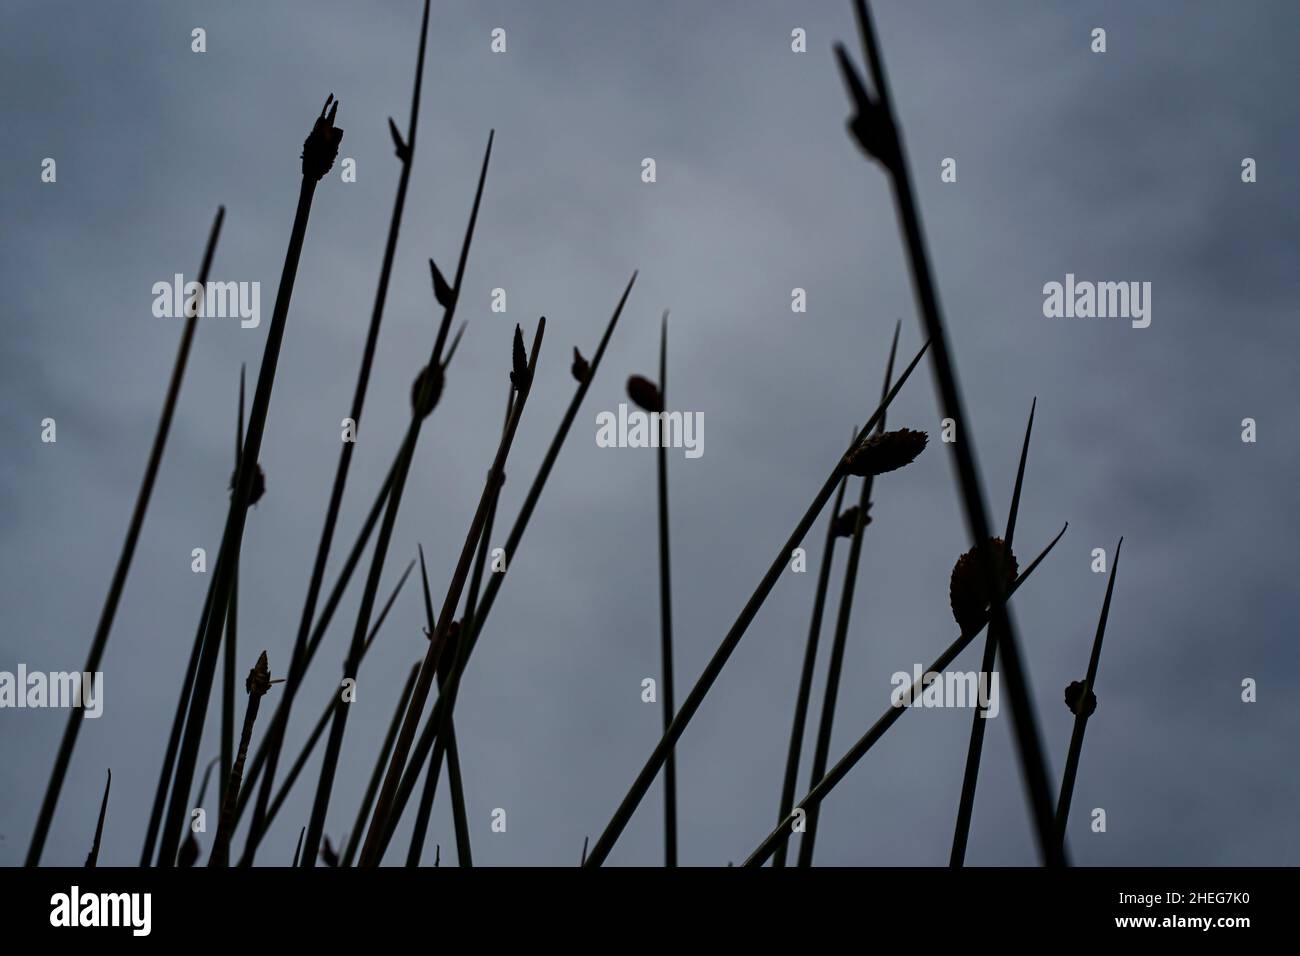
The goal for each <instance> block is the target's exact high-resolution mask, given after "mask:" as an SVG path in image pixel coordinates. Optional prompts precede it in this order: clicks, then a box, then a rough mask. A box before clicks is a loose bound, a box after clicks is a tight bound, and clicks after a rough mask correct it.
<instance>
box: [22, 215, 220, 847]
mask: <svg viewBox="0 0 1300 956" xmlns="http://www.w3.org/2000/svg"><path fill="white" fill-rule="evenodd" d="M225 218H226V207H225V206H218V207H217V215H216V218H215V219H213V221H212V229H211V231H210V232H209V233H208V244H207V248H206V249H205V250H204V252H203V263H202V265H200V266H199V284H200V285H204V286H206V284H207V281H208V273H209V272H210V271H211V269H212V257H213V256H214V255H215V254H216V251H217V238H218V237H219V236H220V235H221V224H222V222H223V221H224V220H225ZM197 324H198V312H197V310H195V314H193V315H189V316H186V318H185V328H184V330H183V331H182V332H181V342H180V346H179V348H178V349H177V351H176V362H175V364H174V365H173V366H172V374H171V380H170V381H169V382H168V385H167V395H166V397H165V398H164V399H163V409H162V416H161V417H160V418H159V419H158V430H157V431H156V432H155V433H154V439H153V446H152V447H151V448H150V450H149V460H148V462H147V463H146V464H145V468H144V478H143V479H142V480H141V482H140V490H139V491H138V492H137V493H136V498H135V507H134V509H133V510H132V512H131V520H130V523H129V524H128V525H127V529H126V540H125V541H124V542H123V543H122V552H121V554H120V555H118V559H117V567H116V568H114V570H113V580H112V582H111V583H110V584H109V586H108V596H107V597H106V598H105V599H104V607H103V609H102V610H101V611H100V613H99V623H98V624H97V625H96V627H95V634H94V636H93V637H92V638H91V639H90V653H89V654H88V655H87V657H86V666H85V668H84V669H83V672H84V673H87V674H93V673H95V672H96V671H98V670H99V669H100V668H99V665H100V661H101V660H102V659H103V657H104V649H105V648H106V647H107V646H108V636H109V634H110V633H111V632H112V630H113V618H114V617H115V616H116V614H117V606H118V604H119V603H120V602H121V600H122V591H123V589H124V588H125V587H126V576H127V574H128V572H129V571H130V570H131V559H132V558H133V557H134V556H135V546H136V544H137V543H138V542H139V540H140V529H141V528H142V527H144V516H145V513H146V512H147V511H148V510H149V499H150V498H151V497H152V496H153V486H154V483H155V482H156V481H157V478H158V469H159V467H160V466H161V465H162V456H163V451H164V450H165V449H166V447H167V436H168V434H169V433H170V432H171V427H172V419H173V418H174V417H175V414H176V403H177V402H178V401H179V399H180V394H181V383H182V381H184V378H185V367H186V365H187V364H188V362H189V357H190V346H191V345H193V343H194V329H195V326H196V325H197ZM82 719H83V715H82V712H81V708H79V707H77V708H73V709H72V710H71V711H70V712H69V714H68V723H67V726H66V727H65V728H64V730H63V738H62V739H61V740H60V741H59V749H58V751H57V753H56V754H55V757H54V767H53V769H51V771H50V781H49V783H48V784H47V785H46V787H45V796H44V798H43V799H42V800H41V809H40V813H39V814H38V815H37V818H36V827H35V829H34V830H33V831H32V842H31V844H30V846H29V847H28V850H27V860H26V863H25V865H26V866H38V865H40V862H41V854H42V853H43V852H44V850H45V839H46V837H47V836H48V835H49V832H50V823H51V821H53V819H54V810H55V807H57V806H58V803H59V794H60V792H61V791H62V789H63V780H64V778H65V777H66V776H67V773H68V764H69V763H71V761H72V751H73V749H74V748H75V747H76V746H77V734H78V733H79V732H80V731H81V724H82ZM147 860H148V853H146V862H147Z"/></svg>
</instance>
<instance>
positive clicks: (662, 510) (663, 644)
mask: <svg viewBox="0 0 1300 956" xmlns="http://www.w3.org/2000/svg"><path fill="white" fill-rule="evenodd" d="M659 397H660V400H661V402H662V403H663V408H664V410H667V408H668V313H667V311H665V312H664V317H663V321H662V323H661V325H660V332H659ZM656 457H657V459H658V469H657V470H658V485H659V623H660V666H661V668H662V670H663V674H662V677H663V686H662V687H661V688H660V690H661V692H662V698H663V699H662V703H663V718H664V719H663V728H664V733H667V732H668V728H669V727H671V726H672V722H673V576H672V560H671V553H670V549H669V547H668V448H667V446H666V445H665V443H664V442H663V441H660V442H659V449H658V454H657V456H656ZM676 865H677V761H676V759H675V758H674V756H673V751H672V750H671V749H670V750H669V751H668V759H667V760H666V761H665V762H664V866H666V867H669V868H672V867H675V866H676Z"/></svg>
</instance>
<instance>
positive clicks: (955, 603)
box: [948, 538, 1017, 634]
mask: <svg viewBox="0 0 1300 956" xmlns="http://www.w3.org/2000/svg"><path fill="white" fill-rule="evenodd" d="M990 551H991V553H992V554H993V556H994V558H995V559H996V560H997V561H999V562H1001V564H1002V571H1003V579H1004V581H1005V584H1004V587H1005V588H1010V587H1011V585H1012V584H1013V583H1015V580H1016V573H1017V568H1016V556H1015V555H1014V554H1009V553H1006V552H1005V549H1004V548H1003V546H1002V539H1001V538H989V540H988V545H987V546H986V547H983V548H981V547H978V546H977V547H974V548H971V549H970V550H969V551H967V552H966V553H965V554H963V555H962V556H961V557H960V558H958V559H957V563H956V564H955V565H953V569H952V578H951V579H950V580H949V582H948V600H949V603H950V604H951V605H952V616H953V617H954V618H956V620H957V626H958V627H960V628H961V632H962V633H963V634H968V633H971V632H972V631H974V630H976V629H978V628H979V627H980V626H981V624H982V621H983V618H984V612H985V611H986V610H987V609H988V606H989V604H990V602H991V600H992V596H991V595H990V594H989V589H988V585H987V583H986V582H987V580H988V572H987V571H986V569H985V565H984V563H983V562H985V561H987V560H988V557H987V555H988V554H989V553H990Z"/></svg>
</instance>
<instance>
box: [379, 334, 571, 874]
mask: <svg viewBox="0 0 1300 956" xmlns="http://www.w3.org/2000/svg"><path fill="white" fill-rule="evenodd" d="M545 333H546V319H545V318H544V317H543V318H540V319H538V321H537V332H536V334H535V335H534V336H533V347H532V350H531V352H529V353H528V355H527V356H526V357H525V356H524V355H523V354H522V351H523V344H522V336H521V333H520V330H519V327H518V326H516V327H515V341H514V346H513V352H512V365H513V370H512V372H511V373H510V374H511V381H513V382H514V383H515V389H516V392H517V397H516V400H515V403H514V410H513V412H512V414H511V416H510V423H509V424H508V425H507V426H506V432H505V434H504V435H503V436H502V438H501V443H500V445H499V446H498V448H497V453H496V458H495V459H494V460H493V462H492V469H491V471H489V472H488V477H487V481H486V483H485V484H484V487H483V493H482V494H481V495H480V496H479V502H478V508H477V509H476V510H475V512H474V518H473V520H472V521H471V522H470V528H469V531H468V533H467V534H466V535H465V543H464V544H463V545H462V546H461V551H460V559H459V560H458V561H457V563H456V570H455V573H454V574H453V576H452V580H451V584H450V586H449V587H448V588H447V596H446V598H445V599H444V600H443V604H442V610H441V612H440V614H439V615H438V631H437V633H436V634H435V636H434V638H433V640H431V641H430V643H429V652H428V654H427V655H426V656H425V659H424V665H423V666H422V667H421V668H420V676H419V678H418V679H417V680H416V682H415V690H414V691H413V692H412V693H411V703H410V706H409V707H408V708H407V711H406V717H405V718H404V719H403V721H402V729H401V731H400V732H399V734H398V737H397V744H396V745H395V746H394V748H393V756H392V759H391V761H390V762H389V765H388V772H387V774H386V776H385V777H384V783H383V786H382V787H381V788H380V791H379V798H378V800H376V802H375V812H374V816H373V817H372V818H371V821H370V827H369V829H368V831H367V833H366V840H365V842H364V843H363V844H362V848H361V862H360V865H361V866H375V865H377V864H378V859H377V858H376V856H375V852H376V850H377V849H378V846H377V842H378V839H379V837H380V835H381V834H383V833H384V831H385V824H386V821H387V819H388V815H389V813H390V812H391V810H392V803H393V798H394V796H395V794H396V790H397V785H398V783H399V781H400V779H401V776H402V771H403V768H404V767H405V766H406V762H407V759H408V758H409V756H410V750H411V744H412V742H413V741H414V738H415V730H416V724H417V723H418V722H419V719H420V713H421V711H422V710H423V709H424V704H425V701H426V700H427V699H428V696H429V690H430V688H431V687H432V685H433V680H434V676H435V675H436V673H437V669H438V652H439V651H441V650H442V649H443V647H444V645H445V643H446V641H447V633H448V630H449V629H450V627H451V624H452V616H453V615H454V614H455V612H456V605H457V604H458V603H460V598H461V591H462V590H463V589H464V586H465V579H466V577H467V576H468V575H469V566H470V561H471V560H472V559H473V557H474V552H475V549H476V548H477V546H478V542H479V538H480V537H481V536H482V534H483V525H484V522H486V521H487V512H488V506H489V504H490V502H491V499H492V495H493V494H494V493H495V492H496V490H497V486H498V485H499V483H500V481H501V475H502V474H504V472H505V463H506V459H507V457H508V456H509V454H510V447H511V445H512V444H513V442H514V437H515V432H516V431H517V430H518V428H519V420H520V419H521V418H522V417H523V413H524V408H525V406H526V405H527V404H528V396H529V395H530V394H531V392H532V385H533V382H534V380H535V375H536V370H537V358H538V355H539V354H540V352H541V346H542V338H543V336H544V335H545ZM525 361H526V364H525ZM457 644H458V645H460V646H463V644H464V642H463V641H458V642H457ZM454 673H455V672H454V671H453V676H454ZM452 690H453V692H454V686H453V688H452ZM447 712H448V713H450V710H448V711H447ZM440 731H441V733H442V735H443V737H444V739H445V737H446V733H447V725H446V724H445V723H444V725H443V726H442V727H441V728H440Z"/></svg>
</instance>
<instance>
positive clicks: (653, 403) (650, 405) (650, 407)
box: [627, 375, 664, 412]
mask: <svg viewBox="0 0 1300 956" xmlns="http://www.w3.org/2000/svg"><path fill="white" fill-rule="evenodd" d="M627 397H628V398H630V399H632V401H633V402H635V403H636V404H637V405H638V406H640V407H641V408H642V409H643V410H644V411H647V412H662V411H663V410H664V397H663V395H661V394H660V393H659V386H658V385H656V384H655V383H654V382H652V381H650V379H648V378H646V377H645V376H643V375H632V376H630V377H629V378H628V380H627Z"/></svg>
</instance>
